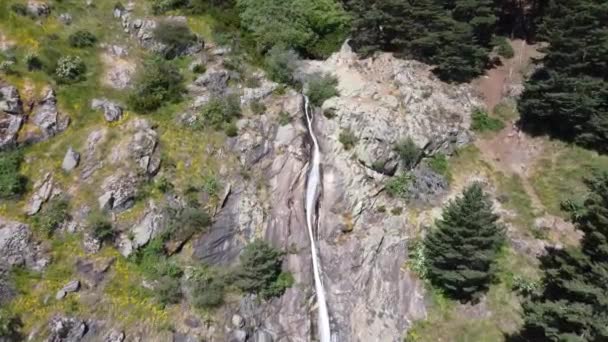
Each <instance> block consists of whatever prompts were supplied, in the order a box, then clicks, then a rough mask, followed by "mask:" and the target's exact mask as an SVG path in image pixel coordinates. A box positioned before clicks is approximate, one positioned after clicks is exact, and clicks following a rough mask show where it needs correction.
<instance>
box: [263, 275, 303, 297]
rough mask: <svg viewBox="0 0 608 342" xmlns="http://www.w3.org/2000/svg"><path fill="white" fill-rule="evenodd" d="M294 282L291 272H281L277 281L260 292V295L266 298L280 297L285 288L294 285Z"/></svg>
mask: <svg viewBox="0 0 608 342" xmlns="http://www.w3.org/2000/svg"><path fill="white" fill-rule="evenodd" d="M294 282H295V281H294V279H293V275H292V274H291V272H281V274H279V276H278V277H277V279H276V280H275V281H273V282H272V283H270V285H269V286H268V287H267V288H265V289H263V290H262V291H261V292H260V295H261V296H262V297H264V298H266V299H269V298H272V297H280V296H282V295H283V293H285V290H287V289H288V288H290V287H292V286H293V283H294Z"/></svg>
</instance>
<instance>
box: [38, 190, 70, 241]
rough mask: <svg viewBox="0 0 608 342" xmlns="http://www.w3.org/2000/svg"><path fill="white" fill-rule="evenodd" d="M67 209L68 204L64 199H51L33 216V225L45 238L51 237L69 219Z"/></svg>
mask: <svg viewBox="0 0 608 342" xmlns="http://www.w3.org/2000/svg"><path fill="white" fill-rule="evenodd" d="M69 209H70V208H69V203H68V201H67V200H66V199H65V198H57V199H52V200H50V201H49V202H48V203H47V204H46V206H45V208H44V209H43V210H42V211H41V212H39V213H38V214H37V215H36V216H34V219H33V225H34V227H35V228H36V229H38V230H40V231H42V232H43V233H44V234H46V235H47V236H51V235H53V233H54V232H55V230H56V229H57V228H59V227H60V226H61V224H62V223H63V222H65V221H66V220H67V219H68V218H69V216H70V215H69Z"/></svg>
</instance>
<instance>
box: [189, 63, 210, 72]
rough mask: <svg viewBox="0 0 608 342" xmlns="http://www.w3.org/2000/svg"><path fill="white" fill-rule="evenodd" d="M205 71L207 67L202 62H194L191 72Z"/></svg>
mask: <svg viewBox="0 0 608 342" xmlns="http://www.w3.org/2000/svg"><path fill="white" fill-rule="evenodd" d="M205 71H207V67H205V65H204V64H195V65H194V67H193V68H192V72H193V73H195V74H204V73H205Z"/></svg>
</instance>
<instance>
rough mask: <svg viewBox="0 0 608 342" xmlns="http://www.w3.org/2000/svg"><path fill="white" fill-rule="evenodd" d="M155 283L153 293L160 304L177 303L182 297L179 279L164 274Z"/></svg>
mask: <svg viewBox="0 0 608 342" xmlns="http://www.w3.org/2000/svg"><path fill="white" fill-rule="evenodd" d="M157 284H158V285H157V286H156V287H155V289H154V294H155V296H156V299H157V300H158V302H159V303H160V304H161V305H163V306H165V305H169V304H177V303H179V301H180V299H181V298H182V290H181V288H180V282H179V279H176V278H173V277H169V276H164V277H161V278H160V279H159V280H158V281H157Z"/></svg>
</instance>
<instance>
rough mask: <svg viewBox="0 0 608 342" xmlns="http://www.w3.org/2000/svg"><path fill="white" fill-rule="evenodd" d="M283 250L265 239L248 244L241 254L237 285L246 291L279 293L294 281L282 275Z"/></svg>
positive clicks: (264, 293) (268, 293) (262, 293)
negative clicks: (280, 277) (274, 246)
mask: <svg viewBox="0 0 608 342" xmlns="http://www.w3.org/2000/svg"><path fill="white" fill-rule="evenodd" d="M282 258H283V252H281V251H279V250H277V249H275V248H273V247H272V246H270V245H269V244H268V243H267V242H265V241H263V240H255V241H254V242H252V243H250V244H248V245H247V246H246V247H245V249H244V250H243V253H242V254H241V256H240V261H241V264H240V266H239V268H238V270H237V271H236V281H235V285H236V286H237V287H238V288H240V289H241V290H242V291H244V292H249V293H258V294H261V295H268V296H272V295H277V294H278V293H279V292H280V293H282V292H283V291H284V289H285V286H286V285H287V284H289V286H291V284H292V283H293V281H291V282H290V281H289V276H287V275H285V276H283V277H282V279H279V276H280V275H281V263H282Z"/></svg>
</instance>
